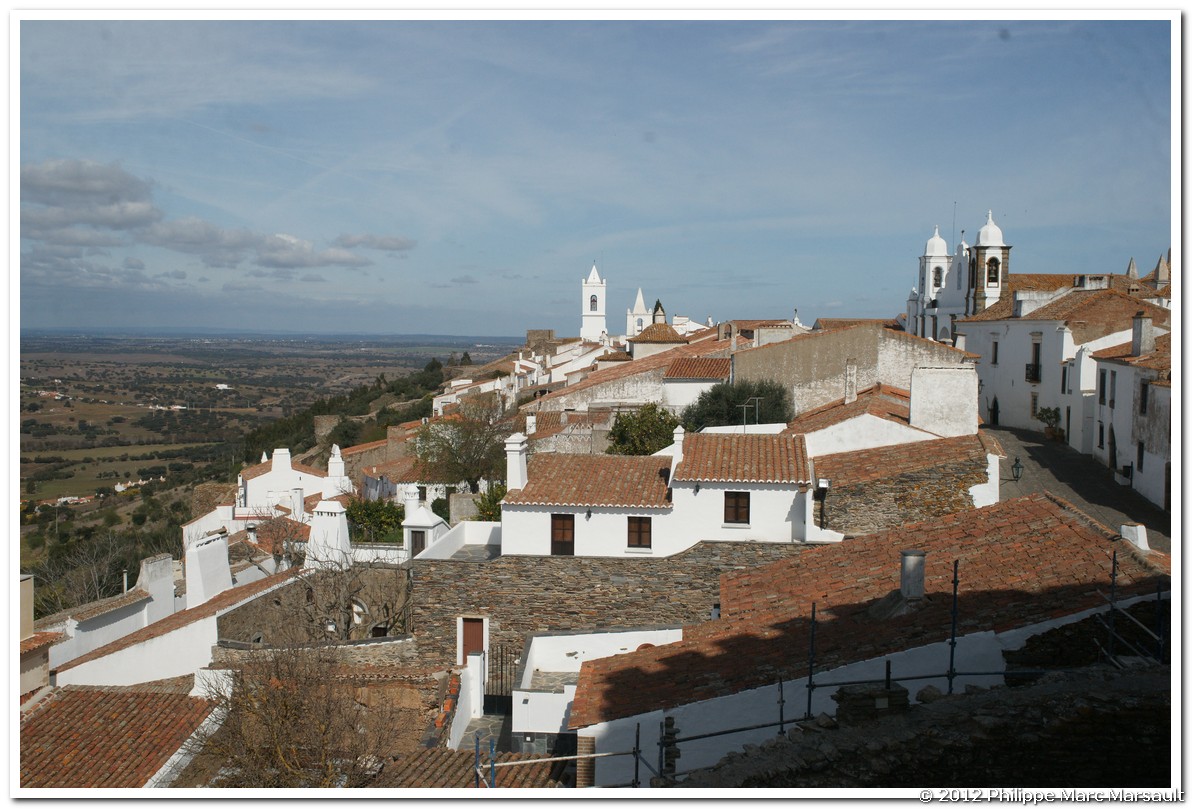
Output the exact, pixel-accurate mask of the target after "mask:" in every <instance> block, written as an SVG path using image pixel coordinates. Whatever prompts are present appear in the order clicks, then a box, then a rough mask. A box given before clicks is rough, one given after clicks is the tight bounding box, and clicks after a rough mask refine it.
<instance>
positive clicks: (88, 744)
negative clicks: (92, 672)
mask: <svg viewBox="0 0 1192 809" xmlns="http://www.w3.org/2000/svg"><path fill="white" fill-rule="evenodd" d="M213 707H214V704H213V703H209V702H207V701H206V700H203V699H200V698H198V697H190V696H186V695H185V694H176V693H161V692H159V691H144V690H135V689H122V688H89V687H83V686H67V687H66V688H62V689H59V690H57V691H56V692H55V693H53V694H52V695H51V696H49V697H48V698H47V699H45V700H43V701H42V702H41V703H40V704H39V705H37V706H36V707H35V708H33V709H32V710H31V711H30V712H29V713H28V714H26V715H25V716H24V717H23V718H22V720H21V786H22V787H32V788H37V787H44V788H55V789H68V788H78V787H108V788H112V787H125V788H130V787H131V788H136V787H143V786H144V785H145V783H146V782H147V781H148V780H149V779H150V778H151V777H152V776H153V775H154V773H156V772H157V771H158V770H160V769H161V768H162V767H163V766H164V765H165V763H166V762H167V761H168V760H169V758H170V756H172V755H173V754H174V753H175V752H176V751H177V750H178V749H179V748H180V747H181V746H182V744H183V743H184V742H185V741H186V740H187V738H189V737H190V735H191V734H192V733H194V732H195V730H197V729H198V727H199V725H200V724H202V722H203V720H204V719H206V718H207V715H208V714H209V713H211V710H212V708H213Z"/></svg>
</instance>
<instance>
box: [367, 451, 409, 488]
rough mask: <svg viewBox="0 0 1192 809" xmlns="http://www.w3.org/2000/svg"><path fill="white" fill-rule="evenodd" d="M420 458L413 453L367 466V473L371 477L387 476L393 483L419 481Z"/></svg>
mask: <svg viewBox="0 0 1192 809" xmlns="http://www.w3.org/2000/svg"><path fill="white" fill-rule="evenodd" d="M417 466H418V459H417V458H415V457H414V456H413V455H407V456H405V457H404V458H394V459H393V460H391V461H385V462H384V463H379V464H375V465H373V466H367V467H365V468H364V472H365V474H367V475H368V476H369V477H371V478H378V479H380V478H385V479H386V480H388V481H390V482H392V483H418V482H419V481H418V474H417Z"/></svg>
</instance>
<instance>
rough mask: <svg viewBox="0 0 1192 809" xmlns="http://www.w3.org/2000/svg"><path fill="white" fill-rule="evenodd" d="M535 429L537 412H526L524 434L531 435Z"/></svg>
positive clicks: (536, 427)
mask: <svg viewBox="0 0 1192 809" xmlns="http://www.w3.org/2000/svg"><path fill="white" fill-rule="evenodd" d="M537 429H538V414H537V413H527V414H526V435H533V434H534V432H535V431H536V430H537Z"/></svg>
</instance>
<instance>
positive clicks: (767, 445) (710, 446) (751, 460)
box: [675, 433, 811, 483]
mask: <svg viewBox="0 0 1192 809" xmlns="http://www.w3.org/2000/svg"><path fill="white" fill-rule="evenodd" d="M675 480H683V481H696V480H702V481H725V482H733V483H810V482H811V467H810V465H809V464H808V463H807V445H806V443H805V442H804V440H803V436H801V435H789V434H779V435H733V434H724V433H690V434H688V435H687V436H685V437H684V439H683V460H682V461H680V462H679V465H678V467H676V469H675Z"/></svg>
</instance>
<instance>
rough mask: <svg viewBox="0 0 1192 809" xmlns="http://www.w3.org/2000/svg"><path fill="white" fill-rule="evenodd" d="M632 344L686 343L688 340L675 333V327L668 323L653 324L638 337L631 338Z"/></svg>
mask: <svg viewBox="0 0 1192 809" xmlns="http://www.w3.org/2000/svg"><path fill="white" fill-rule="evenodd" d="M629 342H631V343H686V342H687V338H686V337H684V336H682V335H681V334H679V333H678V332H677V331H675V329H674V327H673V326H671V325H669V324H667V323H651V324H650V325H649V326H646V327H645V328H644V329H642V330H641V331H640V332H638V333H637V336H636V337H630V338H629Z"/></svg>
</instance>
